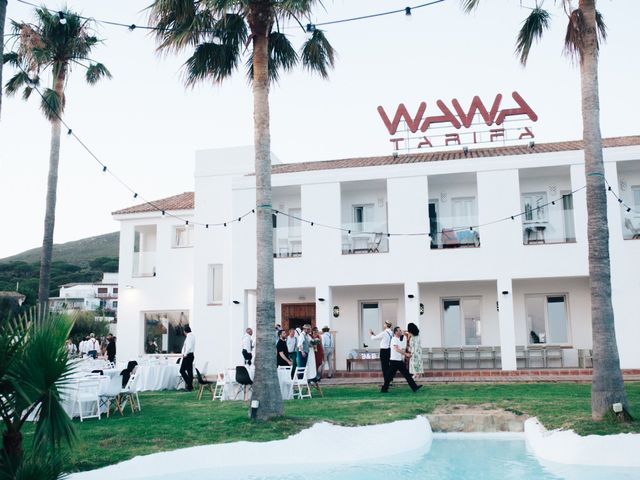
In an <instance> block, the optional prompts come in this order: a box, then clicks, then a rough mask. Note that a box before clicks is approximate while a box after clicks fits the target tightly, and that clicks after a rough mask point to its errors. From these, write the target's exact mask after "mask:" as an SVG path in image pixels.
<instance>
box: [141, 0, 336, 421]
mask: <svg viewBox="0 0 640 480" xmlns="http://www.w3.org/2000/svg"><path fill="white" fill-rule="evenodd" d="M316 3H320V2H319V1H318V0H286V1H283V0H203V1H199V0H155V2H154V3H153V4H152V5H151V7H150V21H151V23H152V24H153V25H155V26H156V27H158V28H159V30H157V31H156V33H157V39H158V42H159V47H158V49H159V50H167V51H176V52H177V51H180V50H184V49H191V48H193V54H192V55H191V57H189V59H188V60H187V61H186V63H185V65H184V67H185V80H186V84H187V85H188V86H192V85H194V84H195V83H197V82H200V81H212V82H213V83H220V82H222V81H223V80H224V79H226V78H228V77H230V76H231V75H232V74H233V72H234V71H235V70H236V69H237V68H238V66H239V63H240V61H241V59H242V53H243V51H244V49H245V47H246V46H248V44H249V42H251V44H252V49H251V51H250V52H249V58H248V60H247V62H246V67H247V68H248V75H249V79H250V80H251V82H252V88H253V121H254V147H255V172H256V207H257V208H256V216H257V219H256V223H257V226H256V238H257V269H258V270H257V291H256V303H257V306H256V319H257V320H256V323H257V325H256V326H257V328H256V330H257V332H256V345H257V348H256V359H255V364H256V373H255V380H254V387H253V398H254V399H256V400H258V401H259V402H260V403H259V408H258V411H257V417H258V418H260V419H268V418H270V417H273V416H276V415H282V398H281V396H280V387H279V384H278V377H277V370H276V357H275V355H273V325H274V323H275V289H274V284H273V237H272V220H271V215H272V207H271V156H270V150H271V134H270V128H269V85H270V83H271V82H273V81H277V80H278V77H279V73H280V72H281V71H288V70H291V69H292V68H293V67H294V66H295V65H296V64H297V63H298V62H299V61H301V62H302V65H303V66H304V67H305V68H307V69H309V70H311V71H313V72H318V73H319V74H320V75H321V76H322V77H324V78H326V77H327V75H328V69H329V67H332V66H333V63H334V51H333V48H332V47H331V45H330V44H329V42H328V41H327V39H326V37H325V36H324V34H323V32H322V31H320V30H315V31H313V33H312V35H311V37H310V38H309V39H308V40H307V41H306V42H305V43H304V45H303V46H302V49H301V52H300V54H299V55H298V54H297V53H296V51H295V49H294V48H293V46H292V45H291V43H290V41H289V39H288V38H287V36H286V35H285V34H284V33H282V26H283V25H284V24H286V23H287V22H289V21H294V22H298V23H299V24H300V25H302V24H301V23H300V19H301V18H304V17H307V16H308V15H309V14H310V13H311V11H312V8H313V7H314V6H315V4H316Z"/></svg>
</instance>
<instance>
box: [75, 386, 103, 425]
mask: <svg viewBox="0 0 640 480" xmlns="http://www.w3.org/2000/svg"><path fill="white" fill-rule="evenodd" d="M73 403H74V408H75V406H76V405H77V406H78V412H79V413H80V421H81V422H82V421H83V420H84V419H85V418H97V419H98V420H100V378H99V377H87V378H82V379H80V380H78V384H77V388H76V391H75V395H74V400H73ZM94 403H95V413H92V412H93V406H92V404H94ZM83 404H89V406H90V407H91V409H90V410H89V414H88V415H85V414H84V409H83Z"/></svg>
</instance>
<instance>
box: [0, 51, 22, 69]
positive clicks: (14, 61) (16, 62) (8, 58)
mask: <svg viewBox="0 0 640 480" xmlns="http://www.w3.org/2000/svg"><path fill="white" fill-rule="evenodd" d="M2 63H3V64H9V65H11V66H13V67H16V68H17V67H19V66H20V56H19V55H18V53H17V52H7V53H4V54H3V56H2Z"/></svg>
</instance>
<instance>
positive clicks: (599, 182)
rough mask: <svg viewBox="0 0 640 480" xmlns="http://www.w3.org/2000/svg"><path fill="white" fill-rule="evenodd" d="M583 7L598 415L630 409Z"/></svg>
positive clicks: (588, 12) (586, 7)
mask: <svg viewBox="0 0 640 480" xmlns="http://www.w3.org/2000/svg"><path fill="white" fill-rule="evenodd" d="M579 8H580V10H581V11H582V14H583V15H584V19H585V23H586V25H587V31H586V36H585V39H584V45H583V51H582V56H581V64H580V78H581V86H582V124H583V136H584V157H585V173H586V183H587V214H588V225H587V234H588V241H589V278H590V288H591V324H592V330H593V383H592V386H591V415H592V417H593V419H595V420H600V419H602V418H603V416H604V415H605V414H606V413H607V412H608V411H610V410H611V406H612V405H613V404H614V403H622V405H623V407H624V409H625V411H626V410H628V402H627V395H626V393H625V390H624V382H623V379H622V372H621V371H620V358H619V356H618V346H617V343H616V332H615V323H614V318H613V307H612V305H611V266H610V262H609V227H608V223H607V189H606V186H605V178H604V163H603V159H602V135H601V133H600V101H599V97H598V44H597V30H596V9H595V0H580V5H579Z"/></svg>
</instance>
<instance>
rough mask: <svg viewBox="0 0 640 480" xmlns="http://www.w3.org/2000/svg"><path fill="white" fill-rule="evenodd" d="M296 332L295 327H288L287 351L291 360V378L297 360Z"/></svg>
mask: <svg viewBox="0 0 640 480" xmlns="http://www.w3.org/2000/svg"><path fill="white" fill-rule="evenodd" d="M296 333H297V332H296V329H295V328H290V329H289V335H288V336H287V351H288V352H289V360H291V378H293V372H294V371H295V370H296V365H297V360H298V358H297V357H298V354H297V352H298V336H297V334H296Z"/></svg>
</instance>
